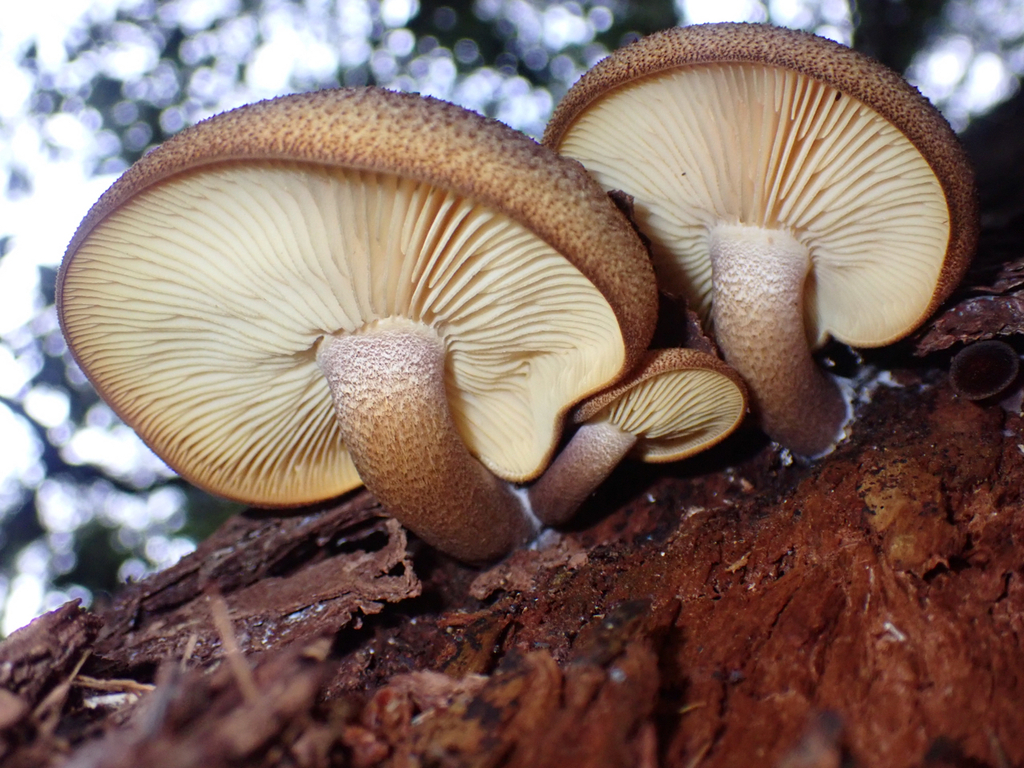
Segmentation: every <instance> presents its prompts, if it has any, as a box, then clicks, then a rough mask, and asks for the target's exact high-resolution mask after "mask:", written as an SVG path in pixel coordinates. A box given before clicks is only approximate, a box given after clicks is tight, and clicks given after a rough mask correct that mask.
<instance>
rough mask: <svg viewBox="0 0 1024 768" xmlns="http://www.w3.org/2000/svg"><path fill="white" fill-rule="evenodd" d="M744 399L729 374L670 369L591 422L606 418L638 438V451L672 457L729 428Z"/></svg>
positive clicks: (653, 459)
mask: <svg viewBox="0 0 1024 768" xmlns="http://www.w3.org/2000/svg"><path fill="white" fill-rule="evenodd" d="M745 408H746V403H745V402H744V400H743V394H742V392H741V391H740V389H739V387H737V386H736V384H735V383H733V381H732V380H731V379H729V377H728V376H724V375H722V374H720V373H717V372H715V371H710V370H705V369H699V368H698V369H689V370H676V371H666V372H664V373H660V374H658V375H657V376H652V377H651V378H649V379H646V380H644V381H642V382H640V383H639V384H637V385H636V386H635V387H633V388H632V389H630V390H629V391H628V392H626V393H625V394H624V395H622V397H620V398H619V399H617V400H616V401H615V402H613V403H612V404H611V405H609V406H608V407H607V408H605V409H604V410H603V411H601V413H599V414H597V415H596V416H595V417H594V418H591V419H588V422H587V423H591V424H592V423H596V422H599V421H607V422H609V423H611V424H614V425H615V426H617V427H618V428H619V429H621V430H622V431H623V432H628V433H630V434H633V435H636V436H637V437H638V438H639V439H638V441H637V445H636V447H635V448H634V449H633V453H634V455H636V456H637V457H638V458H641V459H643V460H644V461H649V462H659V461H674V460H676V459H682V458H685V457H686V456H690V455H692V454H694V453H697V452H698V451H700V450H703V449H704V448H705V447H707V446H708V445H709V444H711V443H714V442H716V441H717V440H718V439H719V438H721V437H723V436H725V435H726V434H728V433H729V432H731V431H732V430H733V429H734V428H735V427H736V425H737V424H738V423H739V421H740V420H741V419H742V418H743V414H744V411H745Z"/></svg>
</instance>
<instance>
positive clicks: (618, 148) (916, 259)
mask: <svg viewBox="0 0 1024 768" xmlns="http://www.w3.org/2000/svg"><path fill="white" fill-rule="evenodd" d="M544 143H546V144H547V145H548V146H550V147H552V148H553V149H555V150H557V151H558V152H559V153H561V154H563V155H566V156H568V157H572V158H574V159H576V160H578V161H580V162H581V163H582V164H583V165H584V166H585V167H586V168H587V169H588V170H589V171H590V172H591V173H592V174H593V175H594V177H595V178H596V179H597V180H598V181H599V182H600V183H601V185H602V186H604V187H605V188H606V189H609V190H611V189H617V190H622V191H623V192H625V193H627V194H628V195H630V196H632V197H633V199H634V210H635V216H636V221H637V224H638V226H639V227H640V229H641V230H642V231H643V232H644V233H645V234H646V235H647V237H648V238H649V239H650V241H651V246H652V258H653V259H654V264H655V270H656V271H657V274H658V279H659V282H660V283H661V284H662V286H663V288H664V289H665V290H667V291H669V292H672V293H675V294H677V295H680V296H684V297H685V298H686V300H687V301H688V302H689V304H690V306H692V307H694V308H695V309H697V310H698V311H699V312H700V313H701V314H702V316H703V318H704V319H705V320H706V321H707V322H708V324H709V325H710V328H711V330H712V332H713V333H714V336H715V338H716V340H717V342H718V344H719V346H720V347H721V349H722V352H723V354H724V356H725V359H726V361H727V362H728V363H729V364H730V365H732V366H733V367H734V368H736V370H737V371H738V372H739V373H740V375H741V376H742V377H743V379H744V380H745V381H746V382H747V385H748V387H749V388H750V393H751V399H752V401H753V407H754V410H755V411H756V413H757V414H758V416H759V418H760V421H761V424H762V426H763V428H764V429H765V431H766V432H767V433H768V435H769V436H770V437H772V438H773V439H774V440H776V441H777V442H779V443H781V444H783V445H784V446H786V447H789V448H791V449H792V450H793V451H794V452H796V453H798V454H802V455H807V456H814V455H817V454H821V453H823V452H825V451H827V450H829V449H830V448H831V447H832V446H833V445H834V444H835V442H836V441H837V440H838V439H839V438H840V437H841V435H842V430H843V426H844V423H845V422H846V420H847V418H848V410H849V406H848V403H847V401H846V399H845V398H844V393H843V392H842V391H841V389H840V387H839V386H838V385H837V382H836V381H835V380H834V378H833V377H832V376H830V375H828V374H826V373H825V372H824V371H822V370H821V369H820V368H819V367H818V366H817V364H816V363H815V361H814V359H813V356H812V355H813V352H814V351H815V350H816V349H818V348H820V347H821V346H822V345H823V344H824V343H825V341H827V340H828V339H829V338H834V339H837V340H839V341H842V342H845V343H848V344H850V345H852V346H859V347H874V346H882V345H885V344H889V343H891V342H893V341H896V340H898V339H900V338H902V337H903V336H906V335H907V334H909V333H910V332H911V331H913V330H914V329H915V328H917V327H918V326H919V325H920V324H921V323H922V322H923V321H924V320H925V319H926V318H927V317H928V316H929V315H930V314H931V313H932V312H933V311H934V310H935V309H936V308H937V307H938V306H939V304H940V303H941V302H942V301H943V300H944V299H945V298H946V297H947V296H948V295H949V293H950V291H952V289H953V288H954V286H955V285H956V284H957V283H958V282H959V280H960V278H961V277H962V276H963V273H964V271H965V270H966V268H967V265H968V262H969V260H970V258H971V256H972V255H973V251H974V247H975V244H976V241H977V235H978V217H977V204H976V200H975V192H974V183H973V174H972V172H971V169H970V166H969V164H968V162H967V159H966V156H965V153H964V152H963V150H962V149H961V147H960V144H959V142H958V141H957V139H956V137H955V135H954V134H953V131H952V130H951V129H950V127H949V125H948V123H947V122H946V121H945V119H944V118H943V117H942V115H941V114H940V113H939V112H938V111H937V110H936V109H935V108H934V107H933V106H932V105H931V104H930V103H929V102H928V101H927V100H926V99H925V98H924V97H922V96H921V95H920V94H919V93H918V92H917V90H916V89H915V88H913V87H912V86H911V85H909V84H908V83H907V82H906V81H904V80H903V79H902V78H901V77H900V76H899V75H897V74H896V73H894V72H892V71H891V70H889V69H887V68H886V67H884V66H883V65H881V64H879V63H878V62H876V61H874V60H873V59H870V58H868V57H866V56H864V55H862V54H859V53H856V52H855V51H853V50H851V49H849V48H846V47H844V46H841V45H839V44H837V43H834V42H832V41H830V40H825V39H823V38H820V37H815V36H814V35H810V34H807V33H804V32H798V31H794V30H789V29H782V28H777V27H771V26H766V25H760V24H707V25H701V26H693V27H684V28H678V29H670V30H665V31H663V32H659V33H656V34H653V35H651V36H649V37H647V38H644V39H641V40H639V41H637V42H636V43H634V44H632V45H630V46H627V47H626V48H623V49H621V50H619V51H616V52H615V53H613V54H612V55H611V56H609V57H608V58H606V59H604V60H603V61H601V62H600V63H598V64H597V66H595V67H594V68H593V69H591V70H590V71H589V72H587V73H586V74H585V75H584V76H583V77H582V78H581V79H580V80H579V81H578V82H577V83H576V84H575V85H574V86H573V87H572V89H571V90H570V91H569V93H568V94H567V95H566V96H565V98H564V99H563V101H562V102H561V103H560V104H559V106H558V108H557V109H556V110H555V114H554V115H553V117H552V118H551V121H550V123H549V125H548V129H547V131H546V133H545V137H544Z"/></svg>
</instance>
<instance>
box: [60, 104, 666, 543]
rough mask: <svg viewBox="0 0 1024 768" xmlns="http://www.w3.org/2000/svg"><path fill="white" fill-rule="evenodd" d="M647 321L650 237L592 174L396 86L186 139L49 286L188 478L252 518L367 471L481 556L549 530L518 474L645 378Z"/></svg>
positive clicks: (130, 174) (110, 199) (138, 419)
mask: <svg viewBox="0 0 1024 768" xmlns="http://www.w3.org/2000/svg"><path fill="white" fill-rule="evenodd" d="M656 304H657V299H656V291H655V286H654V276H653V272H652V270H651V268H650V264H649V260H648V258H647V255H646V251H645V249H644V247H643V246H642V244H641V242H640V240H639V238H638V237H637V236H636V234H635V233H634V231H633V230H632V229H631V225H630V224H629V222H628V221H627V220H626V218H625V217H624V216H623V215H622V214H621V213H619V211H618V210H617V209H616V208H615V206H614V205H613V204H612V203H611V201H610V200H609V199H608V197H607V196H606V195H605V193H604V192H603V191H602V190H601V188H600V187H599V186H597V185H596V184H595V183H594V182H593V181H592V180H591V179H590V178H589V177H588V176H587V174H586V173H585V172H584V171H583V169H582V168H580V167H579V165H578V164H576V163H574V162H572V161H569V160H564V159H561V158H559V157H557V156H556V155H555V154H554V153H552V152H551V151H550V150H548V149H546V148H543V147H541V146H540V145H538V144H537V143H536V142H534V141H532V140H530V139H528V138H527V137H525V136H523V135H522V134H520V133H518V132H516V131H513V130H512V129H510V128H508V127H507V126H504V125H501V124H500V123H497V122H496V121H492V120H487V119H485V118H483V117H481V116H479V115H476V114H473V113H471V112H468V111H466V110H463V109H460V108H458V107H455V106H454V105H451V104H447V103H444V102H440V101H437V100H433V99H425V98H422V97H419V96H416V95H408V94H398V93H393V92H389V91H385V90H380V89H351V90H334V91H322V92H319V93H311V94H301V95H295V96H289V97H284V98H280V99H275V100H271V101H266V102H261V103H259V104H254V105H250V106H248V107H243V108H240V109H237V110H233V111H231V112H227V113H224V114H222V115H219V116H216V117H214V118H211V119H209V120H207V121H205V122H202V123H200V124H198V125H197V126H195V127H193V128H191V129H189V130H186V131H184V132H183V133H181V134H180V135H178V136H176V137H174V138H173V139H171V140H170V141H168V142H166V143H165V144H164V145H162V146H161V147H159V148H158V149H157V150H155V151H153V152H151V153H150V154H148V155H146V156H145V157H144V158H142V160H140V161H139V162H138V163H137V164H136V165H134V166H133V167H132V168H130V169H129V170H128V171H127V172H126V173H125V174H124V175H123V176H122V177H121V178H120V179H119V180H118V181H117V182H115V184H114V185H113V186H112V187H111V188H110V189H109V190H108V191H107V192H106V193H105V194H104V195H103V196H102V197H101V198H100V200H99V201H98V202H97V203H96V205H95V206H94V207H93V208H92V210H91V211H90V212H89V214H88V215H87V216H86V218H85V220H84V221H83V222H82V224H81V226H80V227H79V229H78V231H77V232H76V234H75V236H74V238H73V239H72V241H71V244H70V245H69V246H68V249H67V252H66V254H65V257H64V261H63V263H62V265H61V270H60V274H59V277H58V282H57V311H58V315H59V317H60V322H61V327H62V329H63V331H64V334H65V337H66V338H67V340H68V345H69V347H70V348H71V350H72V353H73V354H74V356H75V359H76V360H77V361H78V363H79V365H80V366H81V367H82V370H83V371H84V372H85V373H86V375H87V376H88V377H89V379H90V380H91V381H92V382H93V384H94V385H95V386H96V389H97V391H98V392H99V393H100V395H101V396H102V397H103V398H104V399H105V400H106V401H107V402H108V403H109V404H110V405H111V407H112V408H113V409H114V410H115V411H116V412H117V413H118V415H120V416H121V418H122V419H124V421H125V422H127V423H128V424H129V425H130V426H132V427H133V428H134V429H135V430H136V431H137V432H138V433H139V435H140V436H141V437H142V439H143V440H144V441H145V442H146V443H147V444H148V445H149V446H150V447H151V448H153V450H154V451H155V452H156V453H157V454H159V455H160V456H161V457H162V458H163V459H164V460H166V461H167V463H168V464H169V465H170V466H171V467H173V468H174V469H175V470H177V471H178V472H179V473H180V474H181V475H182V476H183V477H185V478H186V479H188V480H190V481H191V482H193V483H195V484H196V485H198V486H200V487H203V488H205V489H207V490H209V491H212V492H213V493H216V494H219V495H221V496H226V497H229V498H232V499H237V500H241V501H244V502H246V503H251V504H256V505H261V506H290V505H299V504H304V503H308V502H313V501H317V500H320V499H325V498H329V497H332V496H336V495H338V494H340V493H343V492H344V491H346V490H348V489H350V488H352V487H354V486H356V485H358V483H359V479H360V478H361V479H362V481H364V482H365V483H366V485H367V487H368V488H369V489H370V490H371V491H373V493H374V494H375V495H376V496H378V498H379V499H380V500H381V502H382V503H383V504H384V506H385V507H386V508H387V509H388V510H389V511H390V512H391V513H392V514H394V515H395V516H396V517H397V518H398V519H399V520H401V521H402V522H403V523H404V524H406V525H407V526H408V527H409V528H410V529H412V530H413V531H415V532H416V533H418V534H419V535H420V536H421V537H423V538H424V539H425V540H426V541H428V542H429V543H431V544H433V545H435V546H437V547H439V548H440V549H443V550H445V551H447V552H449V553H451V554H453V555H454V556H456V557H459V558H462V559H465V560H470V561H482V560H486V559H490V558H493V557H496V556H499V555H501V554H502V553H504V552H505V551H507V550H508V549H509V548H510V547H512V546H515V545H517V544H519V543H521V542H523V541H524V540H526V539H527V538H529V537H530V536H531V535H532V533H533V530H534V526H535V521H534V520H533V519H532V517H531V516H530V514H529V513H528V511H526V510H524V507H523V505H522V504H521V502H520V499H519V498H518V497H517V496H516V494H515V493H514V492H513V491H512V490H511V489H510V487H509V486H508V483H507V482H505V481H514V482H522V481H526V480H529V479H531V478H532V477H534V476H535V475H537V474H538V473H539V472H540V471H541V470H542V469H543V468H544V466H545V465H546V463H547V462H548V461H549V459H550V455H551V453H552V451H553V449H554V445H555V441H556V439H557V435H558V432H559V428H560V425H561V421H562V418H563V415H564V413H565V412H566V411H567V410H568V409H569V408H570V407H571V406H572V405H573V404H574V403H576V402H577V401H579V400H580V399H582V398H584V397H586V396H588V395H590V394H592V393H593V392H595V391H597V390H599V389H601V388H602V387H605V386H607V385H608V384H609V383H611V382H613V381H615V380H616V379H617V378H619V377H620V376H622V375H623V374H624V373H625V372H626V371H627V370H628V369H629V368H630V367H632V366H633V365H634V364H635V362H636V361H637V360H638V359H639V357H640V355H641V354H642V351H643V349H644V348H645V347H646V345H647V342H648V341H649V339H650V336H651V333H652V331H653V325H654V320H655V314H656ZM357 472H358V474H357ZM499 478H500V479H499Z"/></svg>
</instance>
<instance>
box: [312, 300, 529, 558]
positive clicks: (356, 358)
mask: <svg viewBox="0 0 1024 768" xmlns="http://www.w3.org/2000/svg"><path fill="white" fill-rule="evenodd" d="M317 363H318V364H319V366H320V369H321V370H322V371H323V373H324V376H325V377H326V378H327V383H328V384H329V385H330V388H331V394H332V396H333V399H334V410H335V414H336V416H337V418H338V422H339V424H340V426H341V436H342V439H343V440H344V441H345V445H346V446H347V447H348V449H349V452H350V454H351V456H352V461H353V463H354V464H355V466H356V469H357V470H358V471H359V476H360V477H361V478H362V480H363V482H364V483H365V484H366V487H367V488H369V489H370V491H371V492H372V493H373V494H374V495H375V496H376V497H377V498H378V499H379V500H380V502H381V504H383V505H384V507H385V508H386V509H387V510H388V512H389V513H391V514H392V515H394V517H395V518H397V519H398V521H399V522H401V523H402V524H403V525H404V526H406V527H407V528H409V529H410V530H411V531H413V532H414V533H416V534H417V535H419V536H420V537H421V538H423V539H424V540H425V541H426V542H427V543H429V544H431V545H433V546H435V547H437V548H439V549H441V550H443V551H445V552H447V553H449V554H451V555H453V556H454V557H456V558H459V559H460V560H465V561H468V562H484V561H487V560H493V559H495V558H498V557H500V556H502V555H504V554H505V553H507V552H508V551H509V550H510V549H512V548H514V547H516V546H519V545H520V544H523V543H525V542H526V541H528V540H529V539H531V538H532V537H533V535H534V534H535V525H534V523H533V521H532V520H531V519H530V518H529V516H528V515H527V513H526V512H525V510H524V508H523V506H522V504H521V503H520V501H519V500H518V499H517V498H516V496H515V494H514V492H513V491H512V489H511V487H510V486H509V485H508V484H507V483H505V482H504V481H502V480H500V479H499V478H497V477H495V476H494V475H493V474H492V473H491V472H490V471H488V470H487V469H486V468H485V467H484V466H483V465H482V464H481V463H480V462H479V461H477V460H476V459H475V458H474V457H473V456H472V455H471V454H470V452H469V450H468V449H467V448H466V445H465V443H464V442H463V440H462V437H461V436H460V435H459V432H458V430H457V429H456V426H455V422H454V420H453V419H452V414H451V410H450V409H449V407H448V397H447V394H446V391H445V383H444V368H445V365H444V363H445V348H444V345H443V344H442V342H441V340H440V339H439V338H438V337H437V334H436V333H434V331H433V330H431V329H430V328H427V327H426V326H423V325H420V324H418V323H411V322H410V323H402V322H399V321H396V320H394V319H392V320H391V321H390V322H388V323H380V324H377V325H375V326H371V327H369V328H364V329H362V330H360V331H359V332H356V333H349V334H343V335H340V336H326V337H324V339H323V340H322V342H321V343H320V345H319V348H318V349H317Z"/></svg>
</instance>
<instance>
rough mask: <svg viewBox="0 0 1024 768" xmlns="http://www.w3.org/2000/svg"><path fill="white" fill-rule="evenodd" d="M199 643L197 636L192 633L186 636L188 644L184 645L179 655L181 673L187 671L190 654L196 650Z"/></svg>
mask: <svg viewBox="0 0 1024 768" xmlns="http://www.w3.org/2000/svg"><path fill="white" fill-rule="evenodd" d="M198 642H199V635H198V634H196V633H195V632H193V633H192V634H191V635H189V636H188V642H187V643H185V650H184V651H183V652H182V654H181V663H180V665H179V668H180V669H181V671H182V672H184V671H185V670H186V669H188V662H189V659H191V658H192V652H193V651H195V649H196V643H198Z"/></svg>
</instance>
